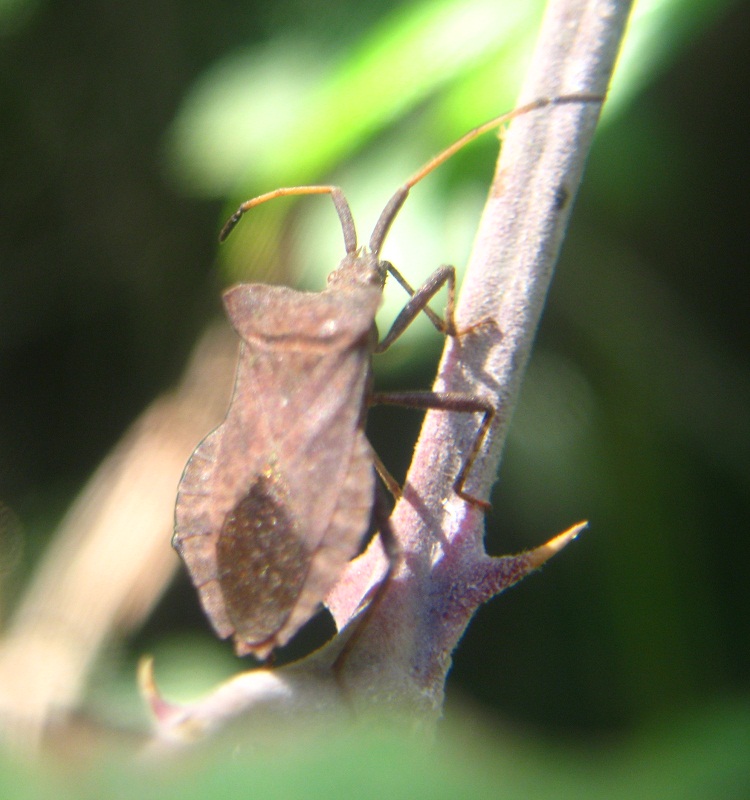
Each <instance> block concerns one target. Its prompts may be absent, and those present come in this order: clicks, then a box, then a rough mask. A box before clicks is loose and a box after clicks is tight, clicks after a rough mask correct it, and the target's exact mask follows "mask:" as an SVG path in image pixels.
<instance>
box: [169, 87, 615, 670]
mask: <svg viewBox="0 0 750 800" xmlns="http://www.w3.org/2000/svg"><path fill="white" fill-rule="evenodd" d="M600 100H601V98H599V97H593V96H591V95H565V96H560V97H556V98H543V99H540V100H537V101H535V102H533V103H530V104H528V105H526V106H523V107H520V108H517V109H515V110H514V111H512V112H510V113H509V114H505V115H503V116H501V117H498V118H496V119H493V120H490V121H489V122H487V123H485V124H484V125H482V126H480V127H478V128H475V129H474V130H472V131H470V132H469V133H467V134H466V135H465V136H464V137H462V138H461V139H459V140H458V141H457V142H456V143H454V144H453V145H451V147H449V148H448V149H447V150H445V151H443V152H442V153H440V154H439V155H438V156H436V157H435V158H433V159H432V160H431V161H429V162H428V163H427V164H426V165H425V166H423V167H422V168H421V169H420V170H419V171H418V172H417V173H415V175H414V176H412V178H410V179H409V180H408V181H407V182H406V183H405V184H404V185H403V186H402V187H401V188H400V189H399V190H398V191H397V192H396V193H395V194H394V196H393V197H392V198H391V200H390V201H389V202H388V204H387V205H386V207H385V209H384V210H383V212H382V213H381V215H380V218H379V220H378V222H377V224H376V226H375V228H374V230H373V233H372V236H371V237H370V242H369V246H368V247H367V248H361V249H358V247H357V236H356V232H355V228H354V221H353V218H352V214H351V210H350V208H349V204H348V203H347V201H346V199H345V197H344V195H343V193H342V192H341V190H340V189H339V188H338V187H336V186H295V187H287V188H280V189H276V190H275V191H273V192H269V193H268V194H264V195H261V196H259V197H256V198H253V199H252V200H248V201H247V202H245V203H243V204H242V205H241V206H240V207H239V209H238V210H237V212H236V213H235V214H234V215H233V216H232V217H231V218H230V219H229V221H228V222H227V223H226V225H225V226H224V228H223V229H222V231H221V234H220V240H221V241H223V240H224V239H225V238H226V237H227V236H228V235H229V233H230V232H231V230H232V229H233V228H234V226H235V225H236V224H237V222H238V221H239V220H240V218H241V217H242V215H243V214H244V213H245V212H247V211H249V210H250V209H251V208H253V207H254V206H257V205H259V204H261V203H264V202H266V201H267V200H271V199H273V198H276V197H283V196H287V195H307V194H329V195H330V196H331V199H332V200H333V203H334V205H335V207H336V211H337V212H338V215H339V219H340V221H341V226H342V229H343V234H344V243H345V247H346V255H345V256H344V258H343V260H342V261H341V263H340V264H339V266H338V267H337V268H336V269H335V270H334V271H333V272H332V273H331V274H330V275H329V277H328V285H327V287H326V289H324V290H323V291H322V292H318V293H310V292H299V291H295V290H293V289H289V288H287V287H283V286H267V285H263V284H239V285H237V286H234V287H233V288H231V289H229V290H228V291H227V292H226V293H225V294H224V305H225V307H226V310H227V314H228V316H229V319H230V321H231V323H232V325H233V327H234V328H235V330H236V331H237V333H238V334H239V336H240V338H241V340H242V345H241V350H240V356H239V365H238V369H237V377H236V382H235V387H234V395H233V397H232V401H231V404H230V407H229V411H228V413H227V417H226V419H225V420H224V422H223V423H222V424H221V425H220V426H219V427H218V428H217V429H216V430H215V431H213V433H211V434H209V435H208V436H207V437H206V438H205V439H204V440H203V441H202V442H201V444H200V445H199V446H198V448H197V449H196V450H195V452H194V453H193V455H192V456H191V458H190V460H189V462H188V464H187V466H186V468H185V472H184V474H183V476H182V480H181V482H180V486H179V490H178V496H177V505H176V510H175V534H174V538H173V545H174V547H175V548H176V549H177V551H178V552H179V554H180V555H181V556H182V558H183V560H184V561H185V564H186V566H187V568H188V571H189V573H190V576H191V578H192V581H193V583H194V584H195V586H196V588H197V589H198V593H199V596H200V600H201V603H202V605H203V608H204V610H205V612H206V614H207V616H208V618H209V619H210V621H211V624H212V625H213V627H214V629H215V630H216V633H217V634H218V635H219V636H220V637H221V638H226V637H229V636H232V637H233V638H234V643H235V649H236V651H237V653H238V655H246V654H249V653H252V654H253V655H255V656H256V657H258V658H259V659H266V658H267V657H268V656H269V655H270V654H271V653H272V651H273V650H274V649H275V648H277V647H280V646H282V645H284V644H285V643H286V642H287V641H288V640H289V639H290V638H291V637H292V636H293V635H294V634H295V633H296V632H297V631H298V630H299V629H300V628H301V627H302V625H304V624H305V623H306V622H307V621H308V620H309V619H310V618H311V617H312V616H313V614H314V613H315V612H316V610H317V609H318V607H319V605H320V603H321V602H322V601H323V599H324V598H325V596H326V594H327V593H328V592H329V591H330V590H331V589H332V587H333V586H334V584H335V583H336V582H337V580H338V579H339V576H340V574H341V572H342V570H343V569H344V567H345V566H346V564H347V562H348V561H350V560H351V558H352V557H353V556H354V555H356V553H357V552H358V550H359V549H360V547H361V545H362V540H363V537H364V536H365V535H366V533H367V532H368V530H369V528H370V524H371V522H372V521H373V520H374V522H375V524H376V526H377V528H378V531H379V534H380V536H381V538H382V540H383V543H384V546H385V549H386V552H388V553H389V555H390V557H391V563H393V558H394V554H395V552H396V548H395V546H394V544H393V536H392V533H391V530H390V526H389V524H388V511H387V508H386V504H385V502H384V498H383V496H382V488H380V486H379V484H377V483H376V478H375V469H377V471H378V472H379V473H380V475H381V477H382V478H383V481H384V482H385V484H386V485H387V486H388V488H389V489H390V490H391V492H393V493H394V494H396V495H397V496H398V493H399V487H398V485H397V483H396V482H395V481H394V480H393V478H391V477H390V476H389V475H388V473H387V471H386V470H385V468H384V467H383V465H382V463H381V462H380V460H379V459H377V457H376V456H375V454H374V453H373V451H372V449H371V447H370V444H369V442H368V441H367V439H366V438H365V434H364V422H365V416H366V413H367V409H368V408H369V407H370V406H371V405H375V404H378V403H389V404H400V405H406V406H410V407H413V408H425V409H427V408H437V409H443V410H447V411H460V412H468V413H477V412H478V413H482V415H483V417H482V421H481V423H480V425H479V429H478V431H477V434H476V437H475V440H474V444H473V446H472V448H471V450H470V452H469V454H468V455H467V457H466V458H465V459H464V463H463V466H462V468H461V470H460V472H459V474H458V476H457V477H456V481H455V484H454V489H455V491H456V493H457V494H458V495H459V496H460V497H462V498H464V499H465V500H466V501H468V502H470V503H474V504H476V505H479V506H481V507H487V506H488V504H487V503H486V502H484V501H482V500H479V499H477V498H474V497H472V496H471V495H469V494H467V493H466V492H465V491H464V483H465V479H466V475H467V473H468V471H469V469H470V468H471V464H472V463H473V461H474V459H475V457H476V454H477V453H478V452H479V449H480V447H481V445H482V443H483V441H484V438H485V435H486V433H487V430H488V429H489V426H490V423H491V421H492V417H493V415H494V413H495V409H494V407H493V405H492V403H491V402H490V401H489V400H487V399H484V398H482V397H479V396H475V395H466V394H457V393H436V392H403V393H389V394H377V393H374V392H373V391H372V375H371V360H372V355H373V353H380V352H382V351H384V350H385V349H387V348H388V347H389V346H390V345H391V344H392V343H393V342H394V341H395V339H397V338H398V336H399V335H400V334H401V333H403V331H404V330H405V329H406V327H407V326H408V325H409V323H410V322H411V321H412V320H413V319H414V317H415V316H416V315H417V314H419V313H420V312H421V311H424V312H425V313H426V314H427V315H428V317H429V318H430V320H431V321H432V323H433V325H434V326H435V327H436V328H437V329H438V330H439V331H441V332H443V333H445V334H446V335H448V336H459V335H462V334H463V333H465V331H457V330H456V326H455V322H454V319H453V311H454V297H455V283H456V273H455V269H454V268H453V267H447V266H445V267H440V268H439V269H438V270H436V271H435V272H434V273H433V274H432V276H431V277H430V278H429V279H428V280H427V281H426V282H425V283H424V285H423V286H421V287H420V288H419V289H417V290H416V291H415V290H414V289H413V288H412V287H411V286H410V285H409V284H408V283H407V282H406V280H405V279H404V278H403V277H402V276H401V274H400V273H399V272H398V271H397V270H396V268H395V267H394V266H393V265H392V264H390V263H389V262H387V261H381V260H380V250H381V247H382V245H383V241H384V239H385V237H386V235H387V233H388V231H389V229H390V227H391V224H392V223H393V220H394V219H395V217H396V214H397V213H398V211H399V209H400V208H401V206H402V205H403V203H404V201H405V200H406V197H407V195H408V193H409V190H410V189H411V188H412V187H413V186H414V185H415V184H416V183H417V182H418V181H419V180H421V179H422V178H423V177H424V176H425V175H427V174H428V173H429V172H431V171H432V170H433V169H435V168H436V167H437V166H439V165H440V164H442V163H443V162H444V161H445V160H446V159H448V158H450V156H452V155H453V154H454V153H455V152H456V151H457V150H459V149H460V148H462V147H463V146H464V145H465V144H467V143H468V142H470V141H471V140H473V139H475V138H476V137H477V136H479V135H480V134H482V133H484V132H485V131H488V130H490V129H492V128H496V127H498V126H499V125H501V124H502V123H504V122H506V121H508V120H510V119H511V118H513V117H515V116H518V115H520V114H524V113H527V112H529V111H532V110H534V109H539V108H543V107H545V106H549V105H553V104H561V103H579V102H592V101H596V102H599V101H600ZM388 273H390V274H391V275H393V277H394V278H395V279H396V280H397V281H398V283H400V284H401V286H403V287H404V289H405V290H406V291H407V292H408V293H409V295H411V299H410V300H409V301H408V302H407V304H406V306H405V307H404V308H403V310H402V311H401V313H400V314H399V315H398V316H397V317H396V320H395V321H394V323H393V325H392V327H391V329H390V330H389V332H388V333H387V334H386V336H385V337H384V338H383V339H382V340H381V341H378V332H377V328H376V326H375V313H376V311H377V309H378V306H379V305H380V302H381V297H382V292H383V287H384V284H385V279H386V276H387V274H388ZM446 284H447V288H448V302H447V308H446V314H445V319H443V318H441V317H440V316H439V315H438V314H436V313H435V312H434V311H432V310H431V309H430V308H429V307H428V305H427V303H428V302H429V300H430V299H431V298H432V297H433V296H434V295H435V294H436V292H438V291H439V290H440V288H441V287H442V286H443V285H446ZM475 327H476V326H475ZM382 585H383V584H381V588H382Z"/></svg>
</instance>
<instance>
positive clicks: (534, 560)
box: [526, 520, 589, 569]
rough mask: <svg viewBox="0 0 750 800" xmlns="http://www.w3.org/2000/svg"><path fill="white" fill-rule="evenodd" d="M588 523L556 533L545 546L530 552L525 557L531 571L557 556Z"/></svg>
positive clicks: (578, 524)
mask: <svg viewBox="0 0 750 800" xmlns="http://www.w3.org/2000/svg"><path fill="white" fill-rule="evenodd" d="M588 524H589V523H588V521H587V520H585V521H584V522H578V523H576V524H575V525H573V526H572V527H570V528H568V530H566V531H563V532H562V533H558V534H557V536H555V537H553V538H552V539H550V540H549V541H548V542H546V543H545V544H542V545H539V547H537V548H535V549H534V550H530V551H529V552H528V553H527V554H526V556H527V558H528V559H529V562H528V563H529V565H530V567H531V569H538V568H539V567H541V566H542V564H544V563H545V561H548V560H549V559H550V558H552V556H554V555H557V553H559V552H560V551H561V550H562V549H563V547H565V546H566V545H568V544H570V543H571V542H572V541H573V539H575V538H576V537H577V536H578V534H579V533H580V532H581V531H582V530H583V529H584V528H586V527H587V526H588Z"/></svg>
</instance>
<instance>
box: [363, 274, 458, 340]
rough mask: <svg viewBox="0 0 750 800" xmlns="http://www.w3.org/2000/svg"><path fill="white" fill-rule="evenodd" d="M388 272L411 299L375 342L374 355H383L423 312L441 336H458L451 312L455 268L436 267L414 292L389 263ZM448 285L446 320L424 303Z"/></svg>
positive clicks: (454, 289) (453, 298) (454, 300)
mask: <svg viewBox="0 0 750 800" xmlns="http://www.w3.org/2000/svg"><path fill="white" fill-rule="evenodd" d="M383 263H384V264H385V267H386V269H387V270H388V272H390V273H391V275H393V277H394V278H395V279H396V280H397V281H398V282H399V283H400V284H401V286H403V287H404V289H406V291H407V292H408V293H409V294H410V295H411V299H410V300H409V301H408V302H407V304H406V305H405V306H404V307H403V308H402V309H401V311H400V312H399V315H398V316H397V317H396V319H395V320H394V321H393V324H392V325H391V328H390V330H389V331H388V333H387V334H386V335H385V336H384V337H383V339H382V340H381V341H380V342H378V345H377V347H376V348H375V352H376V353H382V352H383V351H384V350H387V349H388V348H389V347H390V346H391V345H392V344H393V342H395V341H396V339H398V337H399V336H401V334H402V333H403V332H404V331H405V330H406V329H407V328H408V327H409V325H410V324H411V322H412V320H413V319H414V318H415V317H416V316H417V314H419V312H420V311H424V313H425V314H427V316H428V317H429V318H430V322H432V324H433V325H434V326H435V327H436V328H437V329H438V330H439V331H440V332H441V333H444V334H446V335H448V336H458V335H460V334H459V331H457V330H456V323H455V322H454V319H453V310H454V307H455V304H456V268H455V267H450V266H442V267H438V268H437V269H436V270H435V271H434V272H433V273H432V275H430V277H429V278H428V279H427V280H426V281H425V282H424V283H423V284H422V285H421V286H420V287H419V288H418V289H414V288H412V286H411V285H410V284H409V282H408V281H407V280H406V279H405V278H404V276H403V275H402V274H401V273H400V272H399V271H398V270H397V269H396V267H394V266H393V264H391V263H390V262H388V261H385V262H383ZM445 284H448V302H447V304H446V309H445V319H443V318H442V317H441V316H440V315H439V314H436V313H435V312H434V311H433V310H432V309H431V308H430V307H429V306H428V305H427V303H429V302H430V300H431V299H432V298H433V297H434V296H435V295H436V294H437V293H438V292H439V291H440V289H442V288H443V286H444V285H445Z"/></svg>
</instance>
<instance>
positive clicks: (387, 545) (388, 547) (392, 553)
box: [332, 457, 401, 691]
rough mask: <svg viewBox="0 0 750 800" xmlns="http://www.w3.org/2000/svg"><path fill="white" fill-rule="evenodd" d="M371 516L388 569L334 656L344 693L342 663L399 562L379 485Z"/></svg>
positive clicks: (396, 547)
mask: <svg viewBox="0 0 750 800" xmlns="http://www.w3.org/2000/svg"><path fill="white" fill-rule="evenodd" d="M376 458H377V457H376ZM378 461H379V459H378ZM372 514H373V520H374V522H375V526H376V527H377V529H378V534H379V536H380V541H381V543H382V545H383V550H384V551H385V554H386V556H387V557H388V568H387V570H386V573H385V575H384V576H383V578H382V579H381V581H380V583H379V584H378V585H377V586H375V587H374V589H373V590H371V592H370V593H369V594H370V598H369V603H368V605H367V609H366V610H365V611H364V612H362V613H361V614H360V616H359V619H357V620H356V622H355V624H356V627H355V629H354V630H353V631H352V634H351V635H350V636H349V638H348V639H347V641H346V644H345V645H344V647H343V648H342V650H341V652H340V653H339V654H338V655H337V656H336V660H335V661H334V662H333V666H332V668H333V673H334V675H336V676H337V680H339V682H340V683H341V684H342V689H344V691H346V687H345V686H344V685H343V681H341V677H340V676H341V670H342V669H343V666H344V663H345V662H346V659H347V658H348V656H349V653H351V651H352V649H353V648H354V646H355V645H356V643H357V640H358V639H359V637H360V636H361V635H362V631H363V630H364V626H365V624H366V623H367V620H368V619H369V618H370V617H371V616H372V614H373V612H374V611H375V609H376V608H377V607H378V605H380V601H381V600H382V599H383V596H384V595H385V589H386V586H387V585H388V583H389V581H390V580H391V577H392V576H393V575H394V573H395V572H396V567H397V566H398V564H399V562H400V560H401V550H400V548H399V546H398V544H397V543H396V537H395V536H394V535H393V528H391V521H390V514H391V512H390V510H389V508H388V503H387V501H386V498H385V496H384V494H383V487H382V486H381V485H380V484H379V483H376V484H375V502H374V504H373V509H372ZM362 602H363V603H364V602H367V597H365V598H363V600H362Z"/></svg>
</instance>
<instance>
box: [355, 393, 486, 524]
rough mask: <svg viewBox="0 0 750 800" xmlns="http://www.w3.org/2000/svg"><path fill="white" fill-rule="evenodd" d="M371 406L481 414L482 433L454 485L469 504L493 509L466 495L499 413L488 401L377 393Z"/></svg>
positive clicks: (453, 395) (444, 395) (462, 396)
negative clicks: (493, 421)
mask: <svg viewBox="0 0 750 800" xmlns="http://www.w3.org/2000/svg"><path fill="white" fill-rule="evenodd" d="M369 404H370V405H396V406H405V407H406V408H423V409H425V410H427V409H436V410H439V411H458V412H460V413H466V414H474V413H481V414H482V421H481V423H480V424H479V429H478V430H477V432H476V434H475V436H474V441H473V442H472V444H471V447H470V449H469V452H468V454H467V456H466V458H464V462H463V465H462V466H461V469H460V470H459V471H458V475H456V479H455V481H454V482H453V490H454V491H455V493H456V494H457V495H458V496H459V497H460V498H462V499H463V500H465V501H466V502H467V503H471V504H472V505H475V506H479V507H480V508H483V509H485V510H487V509H489V508H490V507H491V506H490V503H488V502H487V501H486V500H481V499H480V498H478V497H475V496H474V495H472V494H469V493H468V492H466V491H464V486H465V484H466V478H467V476H468V474H469V472H470V471H471V467H472V465H473V464H474V461H476V458H477V455H478V454H479V451H480V450H481V448H482V445H483V444H484V440H485V439H486V437H487V431H489V429H490V425H491V424H492V420H493V419H494V417H495V413H496V409H495V406H494V405H493V404H492V402H491V401H490V400H489V399H486V398H484V397H480V396H479V395H475V394H463V393H461V392H375V393H374V394H373V395H372V397H371V398H370V400H369Z"/></svg>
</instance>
